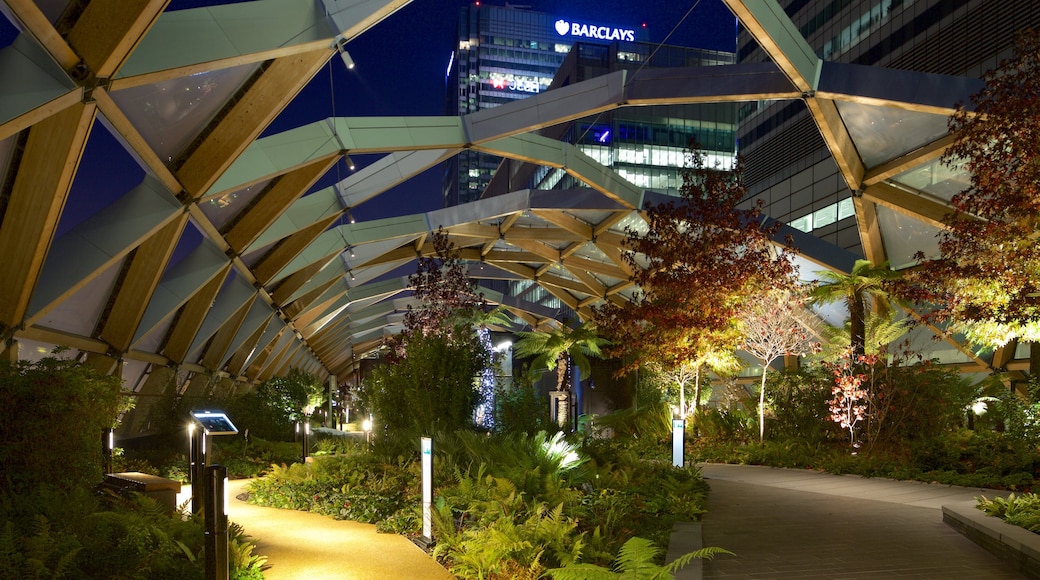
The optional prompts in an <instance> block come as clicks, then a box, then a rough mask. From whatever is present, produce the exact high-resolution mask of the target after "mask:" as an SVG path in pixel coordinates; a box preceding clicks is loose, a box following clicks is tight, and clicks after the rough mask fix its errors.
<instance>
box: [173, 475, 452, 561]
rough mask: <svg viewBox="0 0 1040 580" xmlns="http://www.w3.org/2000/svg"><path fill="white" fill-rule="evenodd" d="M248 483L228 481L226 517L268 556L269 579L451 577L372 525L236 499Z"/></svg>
mask: <svg viewBox="0 0 1040 580" xmlns="http://www.w3.org/2000/svg"><path fill="white" fill-rule="evenodd" d="M249 481H250V480H247V479H243V480H233V481H230V482H228V487H229V490H228V491H229V496H230V505H229V506H228V517H230V519H231V521H233V522H237V523H239V524H241V525H242V527H244V528H245V530H246V533H247V534H249V535H250V536H252V537H253V538H254V539H256V541H257V549H256V550H254V553H258V554H262V555H264V556H267V563H268V565H269V566H270V569H268V570H267V571H266V572H265V576H266V578H267V579H268V580H288V579H293V580H295V579H303V578H306V579H309V580H321V579H336V580H390V579H405V578H407V579H409V580H413V579H414V580H450V579H451V578H452V576H451V574H449V573H448V571H447V570H445V569H444V568H443V567H441V566H440V565H439V564H437V562H436V561H434V560H433V558H431V557H430V556H428V555H427V554H426V553H425V552H423V551H422V550H421V549H420V548H419V547H418V546H416V545H415V544H413V543H412V542H411V541H410V540H408V539H407V538H405V537H403V536H399V535H397V534H377V533H376V527H375V526H374V525H371V524H359V523H357V522H351V521H343V520H334V519H332V518H330V517H328V516H323V515H319V514H313V513H309V512H301V511H295V510H282V509H277V508H269V507H259V506H255V505H252V504H248V503H246V502H244V501H242V500H239V499H237V498H236V496H237V495H239V494H240V493H243V491H244V490H243V488H244V487H245V485H246V484H247V483H248V482H249ZM186 489H187V488H186Z"/></svg>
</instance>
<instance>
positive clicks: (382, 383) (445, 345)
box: [359, 331, 491, 442]
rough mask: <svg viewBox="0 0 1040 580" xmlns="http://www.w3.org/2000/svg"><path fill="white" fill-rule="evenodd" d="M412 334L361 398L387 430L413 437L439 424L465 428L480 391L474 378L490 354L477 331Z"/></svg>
mask: <svg viewBox="0 0 1040 580" xmlns="http://www.w3.org/2000/svg"><path fill="white" fill-rule="evenodd" d="M454 337H455V338H452V337H451V336H447V335H441V334H430V335H423V334H422V333H420V332H414V333H412V334H411V335H409V336H408V338H407V340H406V342H405V344H406V347H405V351H404V353H403V355H402V356H399V357H395V358H394V360H392V361H391V360H388V361H387V364H384V365H382V366H380V367H378V368H376V369H375V370H374V371H372V373H371V374H370V375H369V377H368V380H367V381H366V382H365V383H364V384H363V385H362V389H361V390H360V392H359V397H360V404H361V405H362V406H363V407H366V408H368V409H370V410H371V411H372V412H373V413H374V414H375V417H376V422H377V423H378V424H379V426H380V427H381V428H380V431H381V432H382V433H385V435H386V436H388V437H390V438H394V439H398V440H404V441H408V442H411V441H413V440H418V437H419V436H421V435H426V434H429V433H432V432H434V431H438V430H448V431H452V430H456V429H465V428H469V427H471V426H472V425H473V413H474V410H475V409H476V407H477V405H478V404H479V403H480V399H481V395H480V392H479V391H478V390H477V388H476V383H475V378H476V377H477V375H478V374H479V373H480V371H481V370H482V369H483V368H485V367H486V366H488V365H489V364H490V362H491V361H490V356H489V353H487V352H486V351H485V350H484V348H483V346H481V344H480V343H479V341H478V340H477V337H476V333H474V332H469V331H467V332H462V331H460V332H458V333H456V334H455V335H454Z"/></svg>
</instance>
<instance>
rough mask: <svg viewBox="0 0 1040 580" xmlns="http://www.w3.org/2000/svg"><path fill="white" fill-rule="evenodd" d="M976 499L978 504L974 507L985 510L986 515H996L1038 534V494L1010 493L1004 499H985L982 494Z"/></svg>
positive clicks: (1039, 501) (1039, 532)
mask: <svg viewBox="0 0 1040 580" xmlns="http://www.w3.org/2000/svg"><path fill="white" fill-rule="evenodd" d="M976 500H977V501H978V505H976V506H975V507H977V508H978V509H980V510H982V511H984V512H986V514H987V515H991V516H994V517H998V518H1000V519H1002V520H1004V521H1006V522H1007V523H1009V524H1012V525H1015V526H1019V527H1021V528H1025V529H1027V530H1029V531H1030V532H1034V533H1038V534H1040V496H1038V495H1036V494H1035V493H1025V494H1022V495H1019V496H1016V495H1015V494H1013V493H1012V494H1010V495H1008V496H1007V498H1006V499H1005V498H1002V497H995V498H993V499H987V498H986V497H985V496H982V497H978V498H976Z"/></svg>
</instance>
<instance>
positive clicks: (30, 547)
mask: <svg viewBox="0 0 1040 580" xmlns="http://www.w3.org/2000/svg"><path fill="white" fill-rule="evenodd" d="M82 549H83V548H82V546H81V545H80V543H79V541H78V540H77V539H76V538H75V536H72V535H70V534H67V533H62V532H56V531H54V530H52V529H51V525H50V522H49V521H47V518H46V517H44V516H42V515H37V516H36V517H34V518H33V520H32V525H31V530H30V531H28V533H26V534H25V535H22V534H21V533H20V532H19V531H18V530H16V529H15V525H14V522H12V521H7V522H6V523H5V524H4V526H3V530H2V531H0V570H3V571H4V572H3V575H4V577H5V578H11V577H15V578H41V579H42V578H48V579H50V578H54V579H58V578H74V577H76V575H75V574H74V573H73V570H72V567H73V561H74V559H75V558H76V556H77V555H78V554H79V552H80V550H82Z"/></svg>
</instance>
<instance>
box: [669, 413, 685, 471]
mask: <svg viewBox="0 0 1040 580" xmlns="http://www.w3.org/2000/svg"><path fill="white" fill-rule="evenodd" d="M684 423H685V421H684V420H682V419H672V465H674V466H676V467H682V466H683V459H684V458H683V455H684V453H683V439H684V437H683V432H684V430H685V429H684V428H683V425H684Z"/></svg>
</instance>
